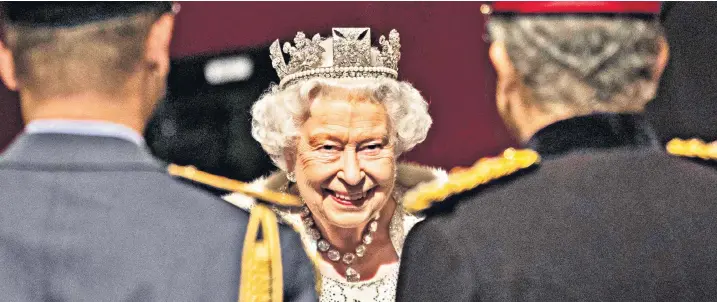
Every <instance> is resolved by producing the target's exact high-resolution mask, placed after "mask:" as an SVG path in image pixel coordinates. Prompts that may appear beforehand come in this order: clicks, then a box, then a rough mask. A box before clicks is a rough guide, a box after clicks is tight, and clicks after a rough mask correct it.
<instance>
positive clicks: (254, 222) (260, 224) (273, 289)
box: [167, 164, 300, 302]
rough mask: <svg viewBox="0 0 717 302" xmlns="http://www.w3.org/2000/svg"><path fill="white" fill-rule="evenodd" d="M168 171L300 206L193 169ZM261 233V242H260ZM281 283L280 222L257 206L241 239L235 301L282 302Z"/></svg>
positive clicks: (171, 168) (293, 199) (276, 194)
mask: <svg viewBox="0 0 717 302" xmlns="http://www.w3.org/2000/svg"><path fill="white" fill-rule="evenodd" d="M167 171H168V172H169V174H170V175H173V176H178V177H183V178H186V179H189V180H192V181H195V182H198V183H202V184H206V185H210V186H213V187H216V188H219V189H224V190H229V191H233V192H239V193H243V194H246V195H248V196H251V197H254V198H258V199H261V200H264V201H267V202H271V203H274V204H277V205H282V206H297V205H300V203H299V199H298V198H296V197H295V196H293V195H289V194H284V193H280V192H274V191H270V190H262V189H257V188H254V187H252V186H250V185H248V184H246V183H243V182H241V181H237V180H233V179H229V178H226V177H221V176H218V175H213V174H209V173H206V172H202V171H199V170H197V168H195V167H191V166H188V167H183V166H178V165H174V164H170V165H169V166H168V167H167ZM260 230H261V234H262V236H261V237H262V238H261V239H259V231H260ZM220 231H221V230H220ZM283 280H284V278H283V271H282V261H281V243H280V236H279V222H278V220H277V217H276V213H274V211H272V210H271V209H270V208H269V207H268V206H266V205H264V204H261V203H257V204H256V205H254V207H253V208H252V210H251V215H250V216H249V222H248V224H247V232H246V235H245V236H244V250H243V251H242V264H241V280H239V293H238V296H239V298H238V301H239V302H244V301H250V302H281V301H282V300H283V295H284V284H283Z"/></svg>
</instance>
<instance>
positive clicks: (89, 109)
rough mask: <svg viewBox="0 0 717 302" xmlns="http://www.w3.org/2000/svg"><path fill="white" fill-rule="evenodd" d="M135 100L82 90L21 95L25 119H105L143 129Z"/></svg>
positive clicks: (26, 121)
mask: <svg viewBox="0 0 717 302" xmlns="http://www.w3.org/2000/svg"><path fill="white" fill-rule="evenodd" d="M136 103H137V102H132V100H127V99H122V98H112V97H109V96H106V95H100V94H92V93H88V94H83V95H74V96H71V97H62V98H48V99H43V100H41V101H32V100H27V99H26V98H23V101H22V109H23V118H24V120H25V123H26V124H28V123H30V122H32V121H36V120H50V119H51V120H79V121H105V122H110V123H115V124H120V125H123V126H125V127H128V128H130V129H132V130H135V131H137V132H138V133H143V132H144V128H145V123H146V121H145V117H143V115H142V114H141V113H140V111H139V110H138V109H137V106H135V105H134V104H136Z"/></svg>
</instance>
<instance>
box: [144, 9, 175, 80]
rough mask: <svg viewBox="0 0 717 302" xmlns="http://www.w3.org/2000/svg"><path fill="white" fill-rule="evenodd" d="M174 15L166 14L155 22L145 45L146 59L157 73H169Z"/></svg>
mask: <svg viewBox="0 0 717 302" xmlns="http://www.w3.org/2000/svg"><path fill="white" fill-rule="evenodd" d="M173 30H174V15H173V14H164V15H162V16H161V17H159V19H157V20H156V21H154V23H153V24H152V27H151V29H150V30H149V34H148V35H147V40H146V42H145V43H146V44H145V46H146V47H145V59H146V61H147V62H148V63H150V64H152V67H153V68H156V70H155V71H156V72H159V73H160V74H162V75H166V74H167V73H168V72H169V45H170V43H171V42H172V32H173Z"/></svg>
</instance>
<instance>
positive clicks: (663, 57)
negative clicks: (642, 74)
mask: <svg viewBox="0 0 717 302" xmlns="http://www.w3.org/2000/svg"><path fill="white" fill-rule="evenodd" d="M657 44H658V46H657V47H659V48H660V50H659V52H658V53H657V60H656V61H655V69H654V70H653V72H652V79H653V80H654V81H655V83H658V82H659V80H660V77H661V76H662V72H663V71H665V67H667V61H668V59H669V58H670V46H669V45H668V44H667V40H666V39H665V37H660V40H659V41H658V42H657Z"/></svg>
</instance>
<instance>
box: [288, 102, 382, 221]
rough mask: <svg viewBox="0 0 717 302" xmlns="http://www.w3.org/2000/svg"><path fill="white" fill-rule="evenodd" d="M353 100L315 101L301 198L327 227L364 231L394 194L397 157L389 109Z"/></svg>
mask: <svg viewBox="0 0 717 302" xmlns="http://www.w3.org/2000/svg"><path fill="white" fill-rule="evenodd" d="M349 98H351V96H333V97H332V96H330V95H329V96H326V97H319V98H317V99H315V100H314V102H313V103H312V105H311V108H310V111H309V114H310V115H309V118H308V119H307V120H306V122H305V123H304V124H303V125H302V126H301V129H300V131H301V137H300V139H299V141H298V144H297V154H296V162H295V164H294V167H295V172H296V180H297V186H298V188H299V192H300V194H301V196H302V197H303V199H304V201H305V202H306V204H307V206H308V207H309V209H310V210H311V211H312V213H314V216H316V218H317V219H319V220H320V222H321V223H322V224H323V225H326V224H327V223H328V224H330V225H334V226H338V227H343V228H351V227H359V226H361V225H362V223H365V222H367V221H369V220H370V219H371V218H372V217H373V216H375V213H377V212H378V211H380V210H381V209H382V208H383V206H384V205H385V204H386V202H387V201H388V200H389V196H390V195H391V192H392V190H393V185H394V180H395V172H394V169H395V161H394V159H395V154H394V150H393V146H392V145H391V144H389V135H390V129H389V121H388V116H387V115H386V111H385V109H384V107H383V105H381V104H378V103H375V102H371V101H368V100H363V99H361V98H360V97H359V98H358V99H356V98H354V100H353V101H348V100H347V99H349Z"/></svg>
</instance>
